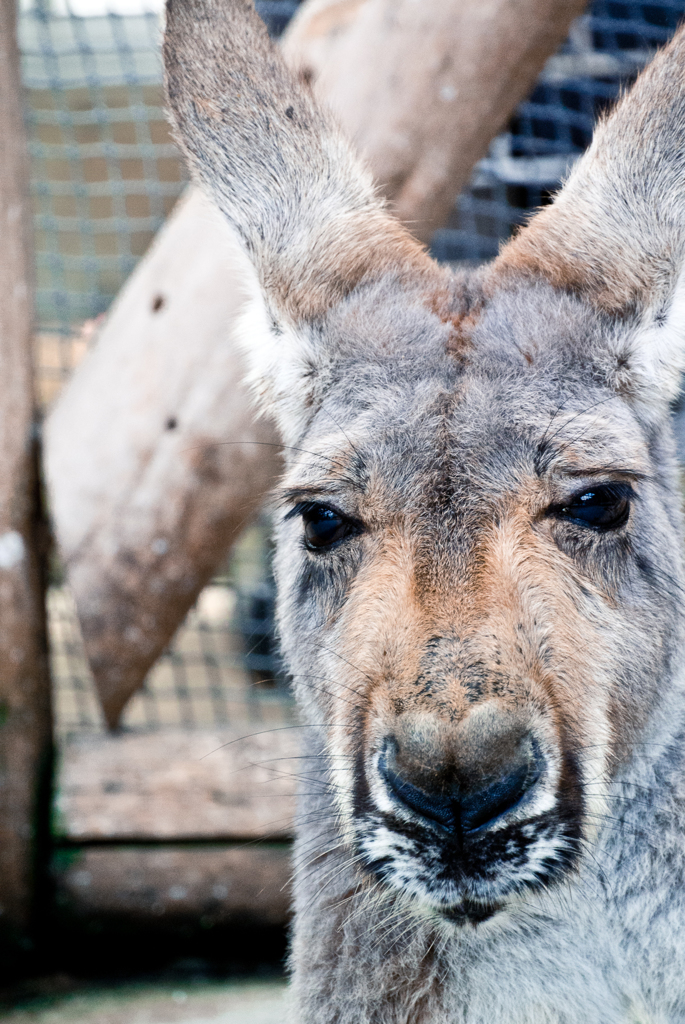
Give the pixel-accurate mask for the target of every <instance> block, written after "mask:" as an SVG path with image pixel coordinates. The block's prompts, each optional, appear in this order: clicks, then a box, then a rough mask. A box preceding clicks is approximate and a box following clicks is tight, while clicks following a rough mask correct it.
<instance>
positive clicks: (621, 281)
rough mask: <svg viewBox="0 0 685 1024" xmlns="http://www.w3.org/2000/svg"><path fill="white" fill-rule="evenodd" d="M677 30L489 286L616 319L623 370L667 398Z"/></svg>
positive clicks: (677, 203)
mask: <svg viewBox="0 0 685 1024" xmlns="http://www.w3.org/2000/svg"><path fill="white" fill-rule="evenodd" d="M684 266H685V30H684V29H681V30H679V31H678V33H677V34H676V35H675V36H674V38H673V40H672V41H671V43H670V44H669V45H668V46H667V47H665V48H664V49H663V50H662V51H661V52H660V53H659V54H658V55H657V56H656V58H655V59H654V61H653V62H652V63H651V64H650V65H649V67H648V68H647V69H646V70H645V71H644V72H643V74H642V75H641V76H640V77H639V78H638V80H637V82H636V84H635V85H634V87H633V88H632V90H631V91H630V92H629V93H628V94H627V95H626V96H624V97H623V98H622V99H621V100H620V102H619V103H618V104H617V106H616V107H615V109H614V111H613V112H612V113H611V115H610V116H609V117H607V118H606V119H605V120H604V121H603V122H602V123H600V125H599V127H598V128H597V130H596V132H595V136H594V139H593V142H592V145H591V146H590V148H589V149H588V150H587V152H586V153H585V155H584V156H583V157H582V158H581V159H580V160H579V161H578V163H577V164H576V166H575V168H574V169H573V171H572V173H571V175H570V177H569V179H568V181H567V182H566V184H565V185H564V187H563V189H562V190H561V192H560V193H559V194H558V196H557V197H556V200H555V201H554V203H553V204H552V205H551V206H549V207H547V208H546V209H544V210H543V211H542V212H541V213H539V214H537V215H536V216H535V217H534V218H533V220H532V221H531V222H530V224H529V225H528V227H527V228H525V229H524V230H523V231H522V232H521V233H520V234H519V235H518V236H517V237H516V238H515V239H514V240H513V241H512V242H510V243H509V244H508V245H507V246H506V247H505V248H504V249H503V250H502V252H501V253H500V256H499V257H498V259H497V260H496V261H495V263H494V264H493V265H492V268H491V270H490V272H489V275H488V287H489V288H490V289H494V288H497V287H501V286H502V285H503V284H504V285H506V284H508V283H510V282H515V281H516V280H520V278H521V277H522V276H523V277H533V278H537V279H545V280H547V281H548V282H549V283H550V284H552V285H553V286H555V287H557V288H561V289H565V290H568V291H572V292H574V293H576V294H578V295H580V296H582V297H584V298H586V299H587V300H588V301H589V302H590V303H591V304H592V305H594V306H595V307H596V308H598V309H600V310H603V311H605V312H607V313H609V314H610V315H612V316H613V317H615V318H620V320H621V321H622V322H623V323H624V325H625V328H626V330H622V331H620V332H619V333H620V335H621V336H622V338H623V342H622V344H623V345H624V351H622V352H619V353H617V355H618V356H619V358H620V359H621V361H622V365H625V366H627V367H628V370H629V372H630V371H631V370H632V372H633V377H634V379H635V381H636V383H637V384H638V385H639V384H644V385H647V388H648V390H649V391H650V392H651V393H654V389H655V388H656V389H657V391H658V393H659V395H660V396H661V397H663V398H666V399H669V400H670V399H672V398H673V397H675V395H676V394H677V393H678V391H679V388H680V375H681V371H682V370H683V369H684V368H685V274H684V273H683V268H684Z"/></svg>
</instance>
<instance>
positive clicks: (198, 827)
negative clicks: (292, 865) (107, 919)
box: [56, 724, 301, 843]
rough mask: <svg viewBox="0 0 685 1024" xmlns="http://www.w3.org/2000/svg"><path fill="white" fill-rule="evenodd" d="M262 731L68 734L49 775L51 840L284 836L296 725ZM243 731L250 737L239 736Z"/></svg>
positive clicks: (289, 822)
mask: <svg viewBox="0 0 685 1024" xmlns="http://www.w3.org/2000/svg"><path fill="white" fill-rule="evenodd" d="M264 728H265V727H264V726H261V727H260V726H259V725H258V724H256V725H254V726H252V727H251V728H250V727H247V726H245V727H243V728H236V727H232V728H225V729H217V730H200V729H198V730H194V731H181V730H178V731H176V730H164V731H163V732H158V733H143V734H135V733H130V734H126V733H125V734H123V735H119V736H86V737H83V738H77V739H72V740H67V741H66V742H65V744H64V746H63V748H62V750H61V756H60V770H59V776H58V780H57V793H56V811H57V821H56V828H57V834H58V837H59V838H60V839H61V840H62V841H64V840H65V839H66V840H68V841H70V842H72V843H88V842H102V841H103V840H107V841H110V842H112V841H115V842H122V841H126V840H139V841H150V840H157V841H170V842H171V841H179V840H216V841H229V842H235V841H238V840H257V839H261V840H264V839H268V840H269V841H271V842H274V841H283V840H287V839H289V838H291V837H292V835H293V831H294V828H293V819H294V814H295V790H296V787H297V778H298V776H299V773H300V764H301V761H300V760H299V756H298V755H299V739H300V730H299V729H297V728H293V729H287V728H286V729H282V730H278V729H274V730H269V731H262V730H263V729H264ZM267 728H268V727H267ZM251 732H256V733H258V735H247V736H245V738H243V737H244V734H245V733H248V734H249V733H251Z"/></svg>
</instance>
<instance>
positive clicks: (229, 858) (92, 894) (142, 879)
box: [53, 844, 292, 929]
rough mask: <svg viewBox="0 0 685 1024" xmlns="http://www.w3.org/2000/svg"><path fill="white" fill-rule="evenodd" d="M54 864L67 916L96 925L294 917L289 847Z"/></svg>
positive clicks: (71, 856)
mask: <svg viewBox="0 0 685 1024" xmlns="http://www.w3.org/2000/svg"><path fill="white" fill-rule="evenodd" d="M67 852H68V855H67V856H64V857H60V856H58V857H57V858H56V859H55V863H54V869H53V876H54V884H55V898H56V902H57V904H58V906H59V908H60V910H61V912H62V913H64V912H65V911H67V913H68V914H69V916H70V917H71V918H72V919H74V918H76V919H78V918H80V919H81V920H84V921H87V922H88V923H90V924H91V925H92V923H93V921H94V920H95V921H97V922H98V923H100V924H103V923H110V924H112V923H116V922H122V921H123V922H125V923H126V924H127V925H128V926H129V927H131V926H135V925H138V926H139V927H140V926H144V925H146V924H147V925H149V924H150V923H154V924H155V925H157V926H158V927H159V926H161V927H163V928H165V929H169V928H170V927H172V928H173V926H174V925H178V924H184V923H187V924H189V925H191V926H192V925H197V924H198V923H199V924H200V926H201V927H202V928H211V927H216V926H221V925H245V924H249V925H252V926H261V927H264V926H274V925H284V924H285V923H286V922H287V921H288V918H289V916H290V876H291V872H292V865H291V862H290V847H289V845H287V844H283V845H272V844H268V845H259V846H254V845H243V846H222V845H220V844H216V845H212V846H195V847H193V846H190V847H183V846H174V845H173V844H169V845H165V846H108V847H90V848H89V847H84V848H81V849H77V850H69V851H67Z"/></svg>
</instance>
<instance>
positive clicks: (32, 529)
mask: <svg viewBox="0 0 685 1024" xmlns="http://www.w3.org/2000/svg"><path fill="white" fill-rule="evenodd" d="M15 28H16V26H15V0H0V627H1V628H0V944H1V945H2V946H3V959H2V966H3V968H4V969H7V967H8V963H9V962H10V959H11V958H9V957H8V955H7V949H8V948H10V947H14V948H15V949H22V948H23V949H25V948H26V947H27V944H28V936H29V933H30V931H31V926H32V917H33V912H34V897H35V887H36V879H37V874H36V868H37V866H38V865H39V864H40V852H41V851H39V850H38V849H37V843H38V841H39V837H40V833H41V825H43V826H45V825H46V822H47V811H48V804H47V799H46V797H47V787H46V785H45V783H46V781H47V779H46V776H47V771H48V769H49V762H50V749H51V720H50V688H49V679H48V669H47V658H46V652H47V647H46V638H45V637H46V633H45V607H44V594H43V586H42V582H43V581H42V575H41V571H40V565H39V561H38V557H37V552H38V551H39V550H40V546H41V545H40V541H41V532H40V521H39V520H40V516H39V502H38V486H37V473H36V462H37V459H36V454H37V453H36V441H35V426H34V421H35V417H34V398H33V367H32V360H31V340H32V339H31V336H32V326H33V324H32V321H33V308H32V292H33V289H32V280H31V277H32V265H31V256H30V246H29V243H28V238H29V231H30V225H31V220H30V212H31V208H30V204H29V200H28V195H27V191H26V188H27V183H28V178H29V175H28V163H27V156H26V145H25V138H24V127H23V123H22V105H21V91H20V81H19V54H18V51H17V45H16V36H15ZM43 540H44V537H43ZM41 814H42V819H41ZM43 831H45V828H43Z"/></svg>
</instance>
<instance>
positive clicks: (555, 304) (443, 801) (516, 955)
mask: <svg viewBox="0 0 685 1024" xmlns="http://www.w3.org/2000/svg"><path fill="white" fill-rule="evenodd" d="M165 61H166V75H167V91H168V99H169V105H170V108H171V111H172V117H173V119H174V121H175V125H176V131H177V134H178V139H179V140H180V142H181V144H182V145H183V147H184V149H185V151H186V154H187V156H188V160H189V163H190V166H191V168H192V170H193V173H194V174H195V176H196V177H197V179H198V180H199V181H200V182H201V183H202V184H203V185H204V187H205V188H206V189H207V191H208V192H209V193H210V194H211V195H212V196H213V197H214V200H215V202H216V203H217V204H218V205H219V207H220V208H221V210H223V212H224V213H225V215H226V217H227V218H228V220H229V221H230V223H231V224H232V225H233V228H234V229H235V231H236V232H237V234H238V235H239V237H240V239H241V240H242V244H243V246H244V249H245V251H246V253H247V254H248V255H249V257H250V259H251V260H252V263H253V265H254V268H255V272H256V278H255V279H256V280H257V281H258V284H259V288H258V290H257V289H256V290H255V295H254V297H253V299H252V300H251V301H250V303H249V305H248V307H247V309H246V312H245V315H244V319H243V322H242V325H241V336H242V338H243V339H244V344H245V347H246V350H247V351H248V353H249V356H250V360H251V367H252V368H251V379H252V382H253V385H254V388H255V390H256V393H257V395H258V400H259V402H260V403H261V407H262V408H263V409H264V410H266V411H267V412H268V413H269V414H270V415H272V416H274V417H275V418H276V421H277V423H278V426H279V429H280V431H281V433H282V437H283V444H284V451H285V454H286V457H287V458H286V461H287V468H286V471H285V475H284V478H283V480H282V482H281V485H280V486H279V489H278V493H277V495H276V498H275V501H276V507H277V508H278V509H279V511H278V516H277V519H278V525H277V527H276V534H277V553H276V574H277V584H278V591H279V611H278V621H279V630H280V636H281V642H282V648H283V652H284V657H285V659H286V662H287V665H288V667H289V670H290V672H291V673H292V677H293V681H294V687H295V690H296V693H297V696H298V699H299V704H300V708H301V713H302V716H303V722H304V726H303V733H304V734H305V735H306V746H305V750H304V755H305V757H304V759H303V760H302V762H300V765H301V767H298V769H297V771H298V775H299V777H300V778H301V780H302V783H301V789H302V792H301V797H300V806H299V817H298V838H297V842H296V851H295V858H296V880H295V911H296V916H295V923H294V929H293V940H292V954H291V956H292V967H293V981H292V1000H293V1006H292V1021H293V1022H294V1024H372V1022H373V1024H542V1022H544V1024H552V1022H554V1024H628V1022H633V1024H635V1022H642V1024H647V1022H651V1024H657V1022H658V1024H676V1022H680V1024H682V1022H683V1021H685V970H684V969H683V966H684V963H685V888H684V886H685V837H684V835H683V825H684V823H685V765H684V757H685V686H684V683H685V658H684V643H685V631H684V624H685V623H684V618H685V616H684V608H685V602H684V593H683V585H684V577H683V563H682V557H681V550H682V541H683V537H682V516H681V510H680V505H681V492H680V486H679V475H678V466H677V462H676V458H675V449H674V439H673V435H672V428H671V423H670V413H669V406H670V403H671V402H672V400H673V399H674V398H675V396H676V395H677V394H678V391H679V386H680V376H681V372H682V371H683V368H684V367H685V277H684V276H683V275H684V273H685V271H684V270H683V266H684V259H685V31H680V32H678V33H677V34H676V36H675V37H674V39H673V40H672V42H671V43H670V44H669V45H668V46H667V47H666V48H665V49H663V50H662V51H661V52H660V53H659V54H658V55H657V56H656V58H655V59H654V61H653V63H652V64H651V65H650V66H649V67H648V68H647V69H646V71H645V72H644V73H643V74H642V75H641V77H640V78H639V79H638V81H637V83H636V85H635V86H634V87H633V89H632V90H631V92H630V93H629V94H628V95H626V96H624V97H623V98H622V99H621V100H620V102H619V103H618V104H617V106H616V108H615V110H614V112H613V113H612V114H611V115H610V116H609V117H608V118H606V119H605V120H603V121H602V123H601V124H600V125H599V127H598V129H597V132H596V135H595V138H594V141H593V143H592V145H591V147H590V149H589V150H588V151H587V153H586V154H585V155H584V156H583V157H582V159H580V161H579V162H578V163H577V165H576V166H575V168H574V170H573V171H572V173H571V175H570V177H569V179H568V181H567V182H566V184H565V186H564V187H563V188H562V190H561V191H560V193H559V194H558V196H557V197H556V199H555V201H554V203H553V204H551V205H550V206H548V207H546V208H545V209H544V210H543V211H541V212H540V213H538V214H537V215H536V216H535V217H533V219H532V220H531V221H530V223H529V225H528V226H527V227H526V228H525V229H523V230H522V231H521V232H520V233H519V234H518V235H517V236H516V237H515V238H514V239H513V240H512V241H510V242H509V243H508V244H507V245H506V246H505V247H504V248H503V250H502V251H501V253H500V255H499V257H498V258H497V259H495V261H494V262H493V263H492V264H491V265H489V266H486V267H484V268H479V269H477V270H474V271H471V272H454V271H452V270H450V269H448V268H444V267H440V266H438V265H437V264H436V263H435V262H433V261H432V260H431V258H430V257H429V256H428V255H427V253H426V252H425V251H424V249H423V248H422V247H421V246H420V245H419V244H418V243H417V242H415V241H414V240H413V239H412V238H411V236H410V235H409V234H408V232H407V231H406V230H405V229H404V228H403V227H402V226H401V225H400V224H399V223H398V222H396V221H395V220H394V219H393V217H392V216H391V214H390V213H389V212H388V210H387V209H386V208H385V207H384V205H383V203H382V202H381V201H380V200H379V199H378V198H377V196H376V194H375V192H374V187H373V184H372V182H371V180H370V177H369V175H368V173H367V172H366V170H365V169H364V166H363V165H362V163H361V162H360V160H359V159H358V158H357V156H356V155H355V154H354V152H353V151H352V149H351V147H350V145H348V143H347V142H346V141H345V140H344V139H343V138H342V137H341V135H340V133H339V131H338V130H337V128H336V126H335V123H334V121H333V120H332V118H331V117H330V116H329V114H328V113H327V112H326V111H325V110H322V109H320V108H319V107H318V106H317V104H316V103H315V101H314V99H313V96H312V94H311V92H310V90H309V89H308V87H307V85H306V83H304V82H302V81H300V80H299V79H298V76H297V75H295V74H293V73H291V72H290V71H289V70H287V69H286V67H285V65H284V63H283V61H282V59H281V57H280V55H279V53H278V51H277V50H276V49H274V47H273V46H272V44H271V43H270V42H269V40H268V37H267V34H266V31H265V29H264V28H263V26H262V24H261V22H260V21H259V19H258V17H257V16H256V14H255V12H254V10H253V6H252V3H251V0H169V6H168V12H167V30H166V41H165Z"/></svg>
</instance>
